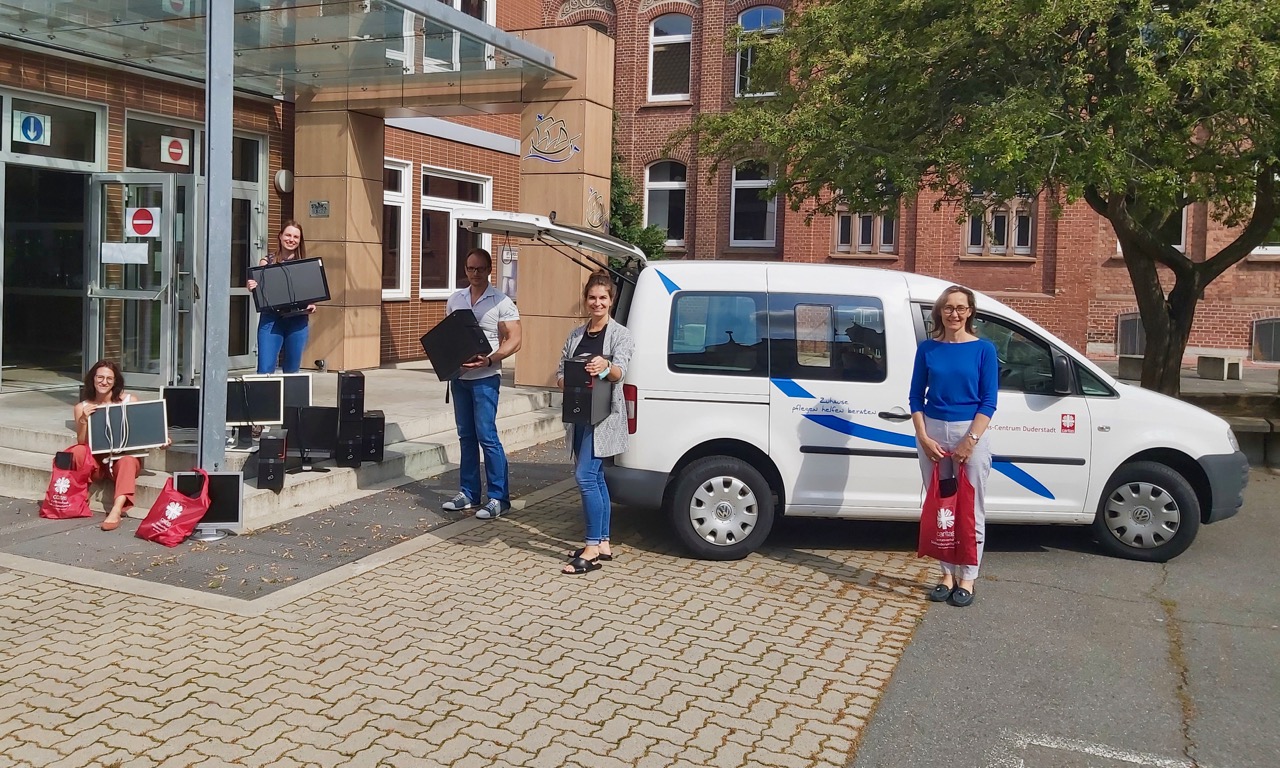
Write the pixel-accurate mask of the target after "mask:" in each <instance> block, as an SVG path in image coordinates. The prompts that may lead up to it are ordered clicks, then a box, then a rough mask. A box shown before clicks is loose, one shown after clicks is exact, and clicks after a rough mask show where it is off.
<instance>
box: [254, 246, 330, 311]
mask: <svg viewBox="0 0 1280 768" xmlns="http://www.w3.org/2000/svg"><path fill="white" fill-rule="evenodd" d="M249 277H250V279H253V280H256V281H258V287H256V288H254V289H253V303H254V306H255V307H257V309H258V311H262V310H264V309H270V310H272V311H275V312H279V313H280V314H284V315H289V314H297V313H300V312H305V311H306V309H307V305H308V304H318V303H320V302H322V301H328V300H329V280H328V278H327V277H325V274H324V263H323V262H322V261H321V260H320V259H298V260H295V261H282V262H279V263H277V264H266V265H264V266H260V267H250V268H249Z"/></svg>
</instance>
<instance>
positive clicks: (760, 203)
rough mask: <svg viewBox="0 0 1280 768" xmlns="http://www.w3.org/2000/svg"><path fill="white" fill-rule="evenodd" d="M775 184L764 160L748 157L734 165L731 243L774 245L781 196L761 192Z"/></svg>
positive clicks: (735, 244)
mask: <svg viewBox="0 0 1280 768" xmlns="http://www.w3.org/2000/svg"><path fill="white" fill-rule="evenodd" d="M772 183H773V174H772V172H771V171H770V170H769V166H767V165H765V164H764V163H761V162H758V161H755V160H748V161H746V162H743V163H738V164H737V165H736V166H734V168H733V195H732V198H731V199H730V203H729V204H730V208H731V210H730V211H729V221H730V230H729V245H730V246H745V247H757V248H759V247H769V246H772V245H773V244H774V219H775V218H776V216H777V209H778V198H777V196H774V197H771V198H768V199H767V200H766V199H764V198H762V197H761V196H760V195H761V193H763V192H764V191H765V189H767V188H768V187H769V185H770V184H772Z"/></svg>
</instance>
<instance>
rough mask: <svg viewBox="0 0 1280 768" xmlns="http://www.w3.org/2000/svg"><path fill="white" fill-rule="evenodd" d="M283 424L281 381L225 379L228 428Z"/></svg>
mask: <svg viewBox="0 0 1280 768" xmlns="http://www.w3.org/2000/svg"><path fill="white" fill-rule="evenodd" d="M283 423H284V378H283V377H280V376H258V375H253V376H236V377H235V378H232V379H227V426H228V427H250V426H252V427H260V426H263V425H270V424H283Z"/></svg>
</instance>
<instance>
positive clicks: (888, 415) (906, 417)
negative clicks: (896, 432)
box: [879, 411, 911, 421]
mask: <svg viewBox="0 0 1280 768" xmlns="http://www.w3.org/2000/svg"><path fill="white" fill-rule="evenodd" d="M879 416H880V418H882V419H888V420H889V421H910V420H911V414H909V413H894V412H893V411H881V412H880V414H879Z"/></svg>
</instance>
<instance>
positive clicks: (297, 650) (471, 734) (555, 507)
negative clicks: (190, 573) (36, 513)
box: [0, 486, 929, 768]
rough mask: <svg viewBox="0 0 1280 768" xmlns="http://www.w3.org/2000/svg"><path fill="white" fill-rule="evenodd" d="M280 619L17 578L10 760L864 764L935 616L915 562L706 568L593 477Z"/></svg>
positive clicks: (771, 557) (464, 526)
mask: <svg viewBox="0 0 1280 768" xmlns="http://www.w3.org/2000/svg"><path fill="white" fill-rule="evenodd" d="M559 489H560V490H558V491H553V492H550V493H547V494H545V496H544V498H543V499H541V500H539V501H537V503H532V504H530V505H529V506H528V507H527V508H526V509H524V510H521V511H519V512H517V513H515V514H513V515H511V516H509V517H505V518H503V519H500V520H497V521H490V522H481V521H476V520H466V521H462V522H459V523H455V524H454V525H453V526H451V527H450V529H451V530H450V529H446V535H447V536H448V538H444V539H441V540H439V541H437V542H436V543H434V544H432V545H430V546H425V547H424V548H422V549H420V550H418V551H416V552H414V553H413V554H410V555H407V556H404V557H401V558H400V559H396V560H393V561H392V562H389V563H386V564H383V565H381V566H379V567H377V568H375V569H373V570H370V571H368V572H365V573H362V574H359V575H355V576H352V577H350V578H346V579H345V580H342V581H340V582H338V583H336V584H331V585H329V586H327V587H325V588H324V589H321V590H319V591H315V592H312V593H311V594H308V595H306V596H303V597H299V598H298V599H297V600H294V601H292V602H289V603H287V604H284V605H281V606H278V607H276V608H273V609H272V610H269V611H267V612H265V613H263V614H262V615H256V616H255V615H247V616H246V615H237V614H235V613H233V612H228V611H222V610H214V609H211V608H210V607H202V606H200V605H198V604H190V603H191V602H198V595H197V596H195V597H188V598H187V599H188V600H189V601H190V602H189V603H188V604H185V605H183V604H177V603H174V602H169V601H165V600H161V599H156V598H152V597H140V596H137V595H131V594H126V593H123V592H119V591H112V590H109V589H104V588H96V587H88V586H82V585H79V584H73V583H70V582H64V581H61V580H60V579H57V578H53V577H49V576H37V575H33V574H29V573H24V572H20V571H15V570H11V571H0V684H2V685H0V764H8V765H19V766H39V767H40V768H46V767H48V766H90V765H92V766H112V765H118V766H123V767H124V768H135V766H136V767H142V766H189V765H199V766H216V765H236V766H295V765H316V766H339V765H341V766H361V765H370V766H372V765H387V766H435V765H440V766H457V767H463V766H486V767H487V766H548V767H550V766H562V765H573V766H577V765H582V766H593V767H596V768H611V767H615V766H616V767H617V768H623V767H624V766H663V767H664V768H665V767H666V766H689V767H690V768H695V767H698V768H700V767H702V766H843V765H845V764H846V763H847V761H848V759H849V758H850V756H851V754H852V752H853V750H854V748H855V746H856V744H857V741H858V739H859V737H860V735H861V733H862V730H863V727H864V726H865V725H866V723H867V720H868V718H869V717H870V716H871V713H872V711H873V709H874V708H875V706H876V703H877V701H878V699H879V697H880V695H881V693H882V692H883V690H884V687H885V685H886V683H887V681H888V679H889V677H890V675H891V673H892V672H893V669H894V666H895V664H896V663H897V662H898V659H899V657H900V655H901V653H902V651H903V648H904V646H905V645H906V644H907V642H908V641H909V639H910V636H911V633H912V631H913V629H914V627H915V625H916V623H917V622H918V620H919V619H920V617H921V616H922V615H923V612H924V610H925V602H924V599H923V596H922V586H923V584H924V581H925V580H926V579H927V578H928V577H929V570H928V565H927V564H926V563H925V562H924V561H921V560H916V559H915V558H914V556H913V554H912V553H905V552H900V551H899V552H894V551H866V550H860V549H857V548H854V547H851V546H848V545H847V544H845V543H840V544H838V545H837V546H835V547H832V548H815V547H811V546H803V547H797V546H790V547H787V548H771V549H766V550H762V551H761V552H760V553H758V554H756V555H753V556H751V557H750V558H748V559H746V560H743V561H739V562H728V563H720V562H701V561H693V560H689V559H686V558H684V557H681V556H680V555H679V553H677V552H675V551H674V550H673V549H671V548H672V546H673V544H672V542H671V539H670V537H669V536H668V535H666V534H664V533H663V532H662V529H661V521H659V520H657V519H655V518H653V517H651V516H646V515H637V514H635V513H628V512H626V511H619V512H618V513H617V514H615V517H614V540H615V542H617V544H616V545H615V553H616V554H617V559H616V560H615V561H614V562H612V563H608V564H605V566H604V568H603V569H601V570H598V571H595V572H593V573H590V574H587V575H585V576H560V575H558V574H557V571H558V568H559V565H560V563H561V562H562V561H563V557H564V553H565V552H566V551H567V549H568V548H570V547H571V546H572V544H571V542H572V541H573V540H574V539H575V538H577V537H578V536H579V535H580V529H581V522H580V517H579V502H578V496H577V493H576V491H575V490H572V489H565V488H564V486H559Z"/></svg>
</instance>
